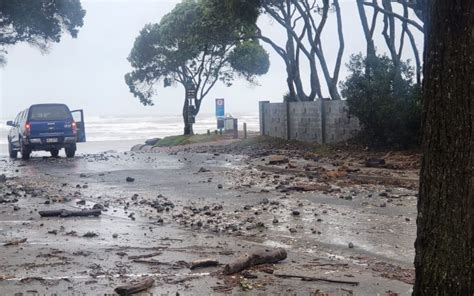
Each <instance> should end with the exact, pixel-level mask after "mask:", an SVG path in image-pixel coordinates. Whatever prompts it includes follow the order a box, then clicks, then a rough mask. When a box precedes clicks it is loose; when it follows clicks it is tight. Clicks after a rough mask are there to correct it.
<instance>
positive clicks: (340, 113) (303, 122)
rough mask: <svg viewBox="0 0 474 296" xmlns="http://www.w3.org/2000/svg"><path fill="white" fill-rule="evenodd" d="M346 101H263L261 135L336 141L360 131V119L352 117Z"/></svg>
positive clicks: (315, 140) (344, 139) (299, 139)
mask: <svg viewBox="0 0 474 296" xmlns="http://www.w3.org/2000/svg"><path fill="white" fill-rule="evenodd" d="M347 111H348V110H347V104H346V102H345V101H340V100H338V101H332V100H317V101H314V102H290V103H269V102H260V133H261V134H262V135H266V136H271V137H276V138H282V139H287V140H298V141H303V142H316V143H337V142H342V141H346V140H348V139H350V138H352V137H353V136H354V135H355V134H356V133H357V132H358V131H359V121H358V120H357V118H355V117H350V116H349V114H348V112H347Z"/></svg>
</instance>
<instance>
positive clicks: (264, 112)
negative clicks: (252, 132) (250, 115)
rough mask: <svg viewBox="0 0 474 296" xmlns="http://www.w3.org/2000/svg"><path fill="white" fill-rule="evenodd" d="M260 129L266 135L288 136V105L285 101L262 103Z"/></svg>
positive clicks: (283, 137) (284, 137)
mask: <svg viewBox="0 0 474 296" xmlns="http://www.w3.org/2000/svg"><path fill="white" fill-rule="evenodd" d="M262 125H263V126H262ZM260 131H261V133H262V135H265V136H271V137H275V138H282V139H286V138H287V136H288V120H287V105H286V104H285V103H273V104H270V103H265V104H261V105H260Z"/></svg>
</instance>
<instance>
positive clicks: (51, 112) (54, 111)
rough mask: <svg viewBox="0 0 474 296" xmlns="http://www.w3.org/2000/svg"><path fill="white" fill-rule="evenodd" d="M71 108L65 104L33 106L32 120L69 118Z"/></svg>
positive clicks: (31, 111)
mask: <svg viewBox="0 0 474 296" xmlns="http://www.w3.org/2000/svg"><path fill="white" fill-rule="evenodd" d="M68 119H71V113H70V112H69V109H68V108H67V107H66V106H64V105H49V106H48V105H45V106H33V107H31V109H30V120H32V121H34V120H68Z"/></svg>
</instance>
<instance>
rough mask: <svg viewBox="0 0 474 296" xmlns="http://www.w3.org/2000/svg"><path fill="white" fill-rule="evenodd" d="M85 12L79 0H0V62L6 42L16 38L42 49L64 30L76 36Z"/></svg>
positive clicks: (58, 37)
mask: <svg viewBox="0 0 474 296" xmlns="http://www.w3.org/2000/svg"><path fill="white" fill-rule="evenodd" d="M85 14H86V12H85V10H84V9H82V6H81V2H80V0H21V1H0V62H3V63H4V62H5V60H6V58H5V54H6V53H7V48H8V46H11V45H14V44H17V43H19V42H27V43H29V44H31V45H33V46H36V47H38V48H40V49H41V50H43V51H44V50H47V47H48V45H49V44H50V43H52V42H60V40H61V36H62V35H63V34H64V33H68V34H70V35H71V36H72V37H73V38H76V37H77V34H78V32H79V28H80V27H82V26H83V19H84V16H85Z"/></svg>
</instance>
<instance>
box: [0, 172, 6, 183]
mask: <svg viewBox="0 0 474 296" xmlns="http://www.w3.org/2000/svg"><path fill="white" fill-rule="evenodd" d="M6 181H7V176H5V174H1V175H0V183H4V182H6Z"/></svg>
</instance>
